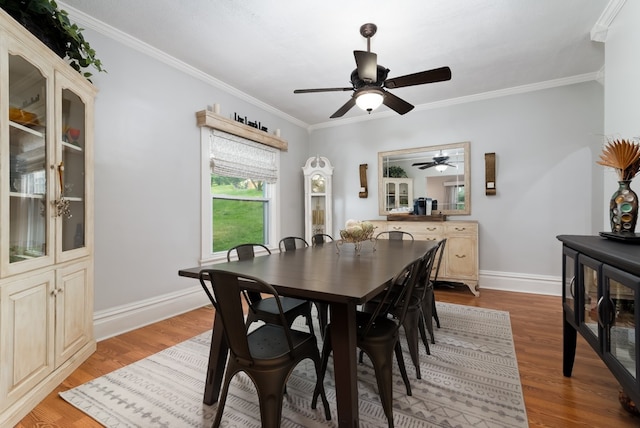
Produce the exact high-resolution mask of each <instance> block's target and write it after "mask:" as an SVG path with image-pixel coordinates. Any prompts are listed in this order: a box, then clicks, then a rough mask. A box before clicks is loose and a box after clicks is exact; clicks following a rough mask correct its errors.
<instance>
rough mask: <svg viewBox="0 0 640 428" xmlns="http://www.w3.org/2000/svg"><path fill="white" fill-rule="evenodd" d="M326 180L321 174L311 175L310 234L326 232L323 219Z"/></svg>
mask: <svg viewBox="0 0 640 428" xmlns="http://www.w3.org/2000/svg"><path fill="white" fill-rule="evenodd" d="M326 187H327V180H326V178H325V177H324V176H323V175H321V174H314V175H313V176H312V177H311V230H312V234H313V235H315V234H317V233H328V232H327V224H326V220H325V212H326V207H327V202H326V198H327V196H326V191H327V189H326Z"/></svg>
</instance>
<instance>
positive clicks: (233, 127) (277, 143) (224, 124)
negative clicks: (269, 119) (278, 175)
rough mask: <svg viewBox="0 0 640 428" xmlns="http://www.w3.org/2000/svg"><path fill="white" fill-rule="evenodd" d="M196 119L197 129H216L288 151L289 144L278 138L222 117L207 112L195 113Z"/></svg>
mask: <svg viewBox="0 0 640 428" xmlns="http://www.w3.org/2000/svg"><path fill="white" fill-rule="evenodd" d="M196 119H197V122H198V126H199V127H203V126H206V127H209V128H213V129H218V130H220V131H224V132H228V133H229V134H233V135H236V136H238V137H242V138H246V139H247V140H251V141H255V142H256V143H260V144H264V145H266V146H270V147H275V148H276V149H279V150H282V151H287V150H288V149H289V144H288V143H287V142H286V141H285V140H283V139H282V138H280V137H277V136H275V135H272V134H268V133H266V132H265V131H261V130H259V129H257V128H254V127H252V126H249V125H245V124H244V123H240V122H237V121H235V120H231V119H227V118H226V117H222V116H220V115H219V114H215V113H214V112H212V111H209V110H201V111H199V112H196Z"/></svg>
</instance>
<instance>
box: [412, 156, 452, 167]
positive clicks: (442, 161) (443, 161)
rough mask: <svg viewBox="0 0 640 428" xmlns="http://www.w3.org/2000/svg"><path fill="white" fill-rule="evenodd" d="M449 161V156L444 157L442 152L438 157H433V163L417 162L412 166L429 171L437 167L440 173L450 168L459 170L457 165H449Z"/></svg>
mask: <svg viewBox="0 0 640 428" xmlns="http://www.w3.org/2000/svg"><path fill="white" fill-rule="evenodd" d="M448 160H449V156H446V155H443V154H442V152H440V154H439V155H438V156H434V157H433V161H432V162H416V163H412V164H411V166H417V167H418V168H419V169H427V168H431V167H433V166H435V167H436V169H437V170H438V171H444V170H445V169H447V167H448V166H452V167H454V168H457V166H456V165H453V164H451V163H448V162H447V161H448Z"/></svg>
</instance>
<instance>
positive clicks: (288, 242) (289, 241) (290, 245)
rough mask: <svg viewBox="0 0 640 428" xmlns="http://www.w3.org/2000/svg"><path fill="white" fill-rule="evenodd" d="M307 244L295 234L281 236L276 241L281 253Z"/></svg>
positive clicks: (307, 244)
mask: <svg viewBox="0 0 640 428" xmlns="http://www.w3.org/2000/svg"><path fill="white" fill-rule="evenodd" d="M308 246H309V243H307V241H305V240H304V238H299V237H297V236H287V237H286V238H282V239H281V240H280V242H279V243H278V248H280V252H281V253H283V252H285V251H291V250H295V249H296V248H303V247H308Z"/></svg>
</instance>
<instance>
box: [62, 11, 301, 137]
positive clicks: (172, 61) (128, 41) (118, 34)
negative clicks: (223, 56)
mask: <svg viewBox="0 0 640 428" xmlns="http://www.w3.org/2000/svg"><path fill="white" fill-rule="evenodd" d="M59 7H60V8H61V9H64V10H66V11H67V12H68V13H69V17H71V18H72V19H73V21H75V22H77V23H78V24H81V25H82V26H84V27H85V28H90V29H91V30H94V31H97V32H98V33H101V34H103V35H105V36H107V37H109V38H111V39H113V40H116V41H117V42H120V43H122V44H123V45H125V46H128V47H130V48H132V49H135V50H137V51H139V52H142V53H144V54H146V55H148V56H150V57H152V58H155V59H157V60H158V61H160V62H163V63H165V64H167V65H169V66H170V67H173V68H175V69H177V70H179V71H182V72H183V73H185V74H188V75H190V76H192V77H195V78H196V79H199V80H201V81H203V82H205V83H207V84H209V85H211V86H214V87H216V88H219V89H221V90H223V91H225V92H227V93H229V94H230V95H233V96H234V97H236V98H239V99H241V100H244V101H246V102H248V103H250V104H253V105H255V106H256V107H259V108H260V109H262V110H265V111H267V112H269V113H272V114H273V115H275V116H278V117H280V118H282V119H284V120H286V121H288V122H290V123H292V124H294V125H297V126H299V127H301V128H304V129H306V128H308V127H309V124H308V123H305V122H303V121H301V120H299V119H296V118H295V117H293V116H290V115H288V114H286V113H284V112H283V111H280V110H278V109H276V108H274V107H273V106H270V105H269V104H266V103H264V102H262V101H260V100H259V99H257V98H254V97H252V96H251V95H248V94H246V93H244V92H242V91H240V90H238V89H236V88H234V87H233V86H230V85H228V84H226V83H224V82H222V81H220V80H218V79H216V78H215V77H213V76H211V75H209V74H207V73H204V72H202V71H201V70H198V69H197V68H195V67H192V66H190V65H189V64H186V63H185V62H182V61H180V60H178V59H176V58H174V57H172V56H171V55H168V54H167V53H165V52H163V51H161V50H159V49H157V48H154V47H153V46H151V45H149V44H147V43H144V42H143V41H141V40H139V39H136V38H135V37H133V36H131V35H130V34H127V33H125V32H123V31H120V30H118V29H117V28H114V27H112V26H110V25H107V24H105V23H104V22H102V21H99V20H97V19H95V18H94V17H92V16H90V15H87V14H86V13H84V12H81V11H79V10H78V9H75V8H73V7H71V6H69V5H67V4H65V3H63V2H59Z"/></svg>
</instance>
